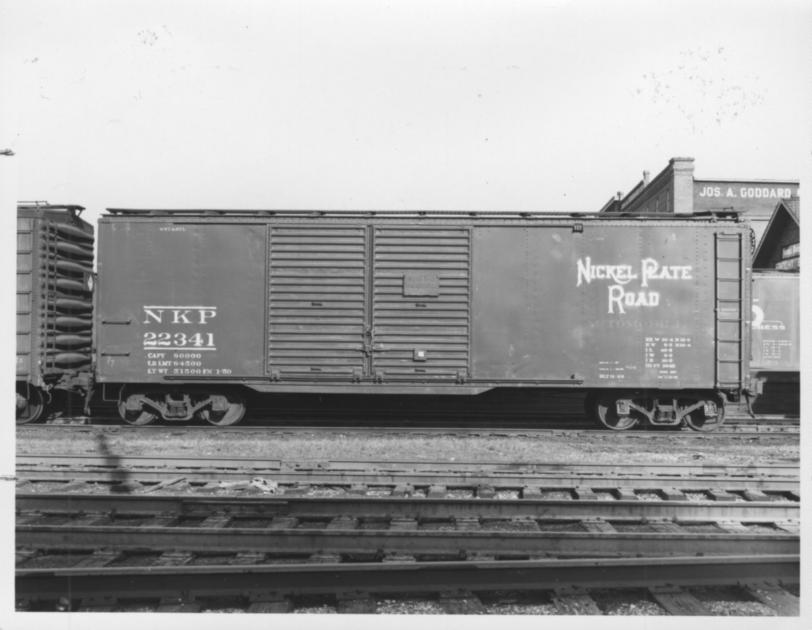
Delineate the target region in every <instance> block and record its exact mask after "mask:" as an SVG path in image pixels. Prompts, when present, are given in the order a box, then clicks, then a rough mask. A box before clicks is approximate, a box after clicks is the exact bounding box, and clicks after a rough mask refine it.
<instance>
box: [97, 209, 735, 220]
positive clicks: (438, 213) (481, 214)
mask: <svg viewBox="0 0 812 630" xmlns="http://www.w3.org/2000/svg"><path fill="white" fill-rule="evenodd" d="M107 212H108V214H106V215H104V216H105V217H116V216H119V217H127V216H131V217H168V216H169V217H171V216H177V217H234V218H237V217H253V218H257V217H268V218H271V217H280V218H282V217H284V218H301V219H319V218H345V219H353V218H357V219H369V218H376V219H387V218H392V219H453V218H467V219H491V220H494V219H497V220H498V219H505V220H510V219H513V220H515V219H558V220H561V219H568V218H569V219H578V220H594V221H607V220H608V221H613V220H624V219H625V220H628V219H655V220H662V221H674V220H679V219H687V220H692V219H693V220H708V219H720V218H728V219H734V220H737V219H739V218H740V213H739V212H737V211H735V210H722V211H707V212H700V213H695V214H691V215H674V214H664V213H657V214H636V213H613V214H611V215H606V214H599V213H596V212H582V213H577V212H573V213H564V212H561V213H556V212H518V211H504V212H498V211H468V210H248V209H228V210H225V209H203V208H199V209H171V208H152V209H140V208H107Z"/></svg>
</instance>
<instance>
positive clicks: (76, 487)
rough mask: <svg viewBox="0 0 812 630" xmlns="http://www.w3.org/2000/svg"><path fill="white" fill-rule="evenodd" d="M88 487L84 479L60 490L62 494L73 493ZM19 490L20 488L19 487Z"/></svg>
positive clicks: (70, 483)
mask: <svg viewBox="0 0 812 630" xmlns="http://www.w3.org/2000/svg"><path fill="white" fill-rule="evenodd" d="M86 487H87V481H85V480H84V479H77V480H76V481H71V482H69V483H67V484H65V485H64V486H62V487H61V488H60V490H61V491H62V492H73V491H74V490H84V489H85V488H86ZM18 489H19V486H18Z"/></svg>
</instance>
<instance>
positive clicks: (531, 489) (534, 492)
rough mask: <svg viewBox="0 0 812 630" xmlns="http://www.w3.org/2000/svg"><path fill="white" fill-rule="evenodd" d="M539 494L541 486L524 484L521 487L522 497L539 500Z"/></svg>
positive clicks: (540, 494) (540, 493)
mask: <svg viewBox="0 0 812 630" xmlns="http://www.w3.org/2000/svg"><path fill="white" fill-rule="evenodd" d="M541 496H542V491H541V486H524V487H523V488H522V499H528V500H532V501H539V500H541Z"/></svg>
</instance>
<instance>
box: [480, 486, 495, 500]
mask: <svg viewBox="0 0 812 630" xmlns="http://www.w3.org/2000/svg"><path fill="white" fill-rule="evenodd" d="M476 496H477V497H478V498H480V499H493V498H494V497H495V496H496V488H494V487H493V486H492V485H490V484H482V485H480V486H477V489H476Z"/></svg>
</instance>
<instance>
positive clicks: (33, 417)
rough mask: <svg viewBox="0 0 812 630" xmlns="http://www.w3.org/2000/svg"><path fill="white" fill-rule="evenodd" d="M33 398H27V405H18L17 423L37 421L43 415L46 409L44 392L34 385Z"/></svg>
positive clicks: (32, 389)
mask: <svg viewBox="0 0 812 630" xmlns="http://www.w3.org/2000/svg"><path fill="white" fill-rule="evenodd" d="M30 392H31V398H30V399H29V398H25V397H23V398H25V406H23V407H17V410H16V416H17V424H29V423H31V422H36V421H37V420H39V419H40V418H41V417H42V412H43V411H45V398H44V397H43V395H42V392H41V391H40V390H39V389H37V388H36V387H32V388H31V390H30ZM17 395H18V396H20V395H21V394H19V393H18V394H17Z"/></svg>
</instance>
